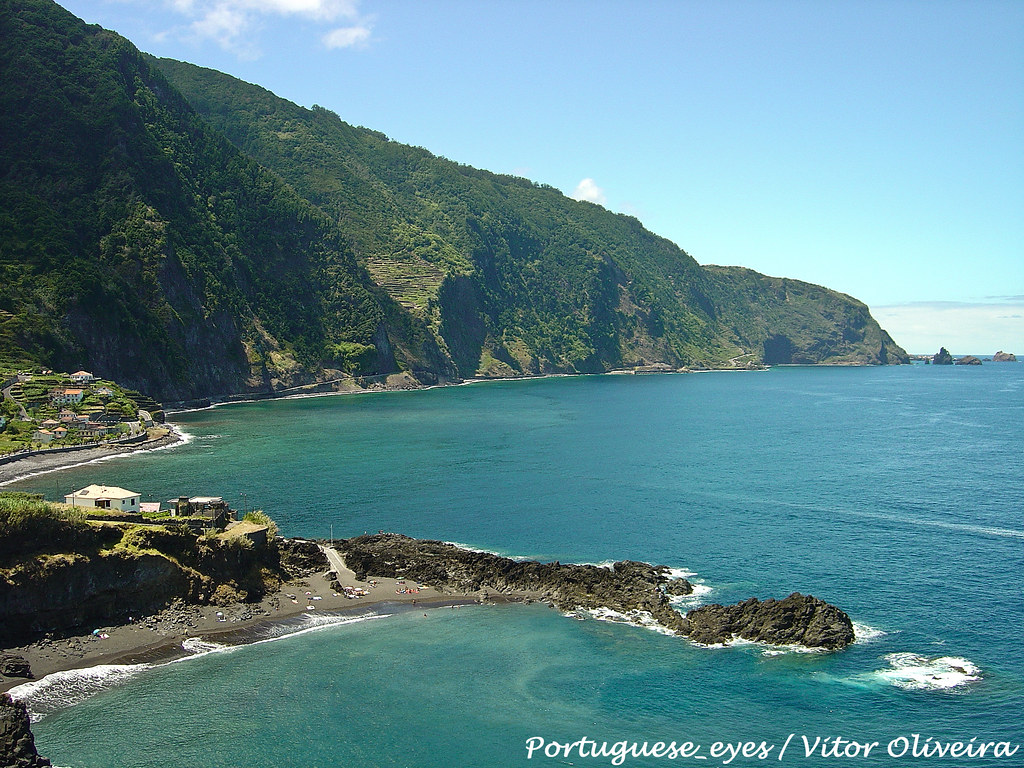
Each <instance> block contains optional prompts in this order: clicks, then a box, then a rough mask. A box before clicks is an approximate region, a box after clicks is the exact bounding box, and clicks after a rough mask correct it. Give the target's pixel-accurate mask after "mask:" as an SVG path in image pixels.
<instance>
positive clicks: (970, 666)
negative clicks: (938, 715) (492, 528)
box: [874, 653, 982, 691]
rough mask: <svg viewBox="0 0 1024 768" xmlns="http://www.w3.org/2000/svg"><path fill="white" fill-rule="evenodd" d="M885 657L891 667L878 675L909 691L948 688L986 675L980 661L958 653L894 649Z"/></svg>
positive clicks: (885, 680) (967, 683) (961, 685)
mask: <svg viewBox="0 0 1024 768" xmlns="http://www.w3.org/2000/svg"><path fill="white" fill-rule="evenodd" d="M885 660H886V661H888V662H889V669H880V670H878V671H877V672H875V673H874V675H875V677H877V678H878V679H880V680H883V681H884V682H887V683H889V684H890V685H894V686H896V687H897V688H903V689H904V690H908V691H948V690H952V689H956V688H961V687H963V686H966V685H969V684H970V683H975V682H977V681H979V680H981V679H982V676H981V670H980V669H979V668H978V666H977V665H976V664H974V663H973V662H971V661H969V660H967V659H964V658H960V657H958V656H940V657H938V658H928V657H927V656H920V655H918V654H916V653H890V654H888V655H887V656H886V657H885Z"/></svg>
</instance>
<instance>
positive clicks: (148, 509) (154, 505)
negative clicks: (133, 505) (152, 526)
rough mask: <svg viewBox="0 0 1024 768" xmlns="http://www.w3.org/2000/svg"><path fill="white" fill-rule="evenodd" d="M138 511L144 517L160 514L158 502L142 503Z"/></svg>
mask: <svg viewBox="0 0 1024 768" xmlns="http://www.w3.org/2000/svg"><path fill="white" fill-rule="evenodd" d="M139 511H140V512H141V513H142V514H144V515H156V514H159V513H160V502H159V501H143V502H141V503H140V504H139Z"/></svg>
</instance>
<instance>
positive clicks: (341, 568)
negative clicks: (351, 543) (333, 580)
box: [317, 544, 356, 581]
mask: <svg viewBox="0 0 1024 768" xmlns="http://www.w3.org/2000/svg"><path fill="white" fill-rule="evenodd" d="M317 546H318V547H320V551H321V552H323V553H324V554H325V555H327V562H329V563H330V564H331V570H332V571H334V572H335V573H336V574H338V580H339V581H340V580H341V579H348V580H350V581H355V579H356V575H355V573H353V572H352V571H351V570H350V569H349V568H347V567H346V566H345V561H344V560H342V559H341V555H339V554H338V550H336V549H335V548H334V547H327V546H324V545H323V544H317Z"/></svg>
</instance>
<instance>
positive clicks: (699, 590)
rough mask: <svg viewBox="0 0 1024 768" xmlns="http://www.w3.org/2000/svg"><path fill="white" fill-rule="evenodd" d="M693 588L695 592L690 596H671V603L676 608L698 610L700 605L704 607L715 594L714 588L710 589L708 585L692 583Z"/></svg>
mask: <svg viewBox="0 0 1024 768" xmlns="http://www.w3.org/2000/svg"><path fill="white" fill-rule="evenodd" d="M690 584H691V585H692V586H693V592H691V593H690V594H688V595H671V596H670V597H669V599H668V601H669V603H671V604H672V606H673V607H674V608H685V609H687V610H689V609H692V608H696V607H697V606H699V605H703V604H704V603H705V602H706V601H707V597H708V595H710V594H711V593H712V592H714V591H715V590H714V588H713V587H709V586H708V585H707V584H699V583H697V582H690Z"/></svg>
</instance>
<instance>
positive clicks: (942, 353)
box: [932, 347, 953, 365]
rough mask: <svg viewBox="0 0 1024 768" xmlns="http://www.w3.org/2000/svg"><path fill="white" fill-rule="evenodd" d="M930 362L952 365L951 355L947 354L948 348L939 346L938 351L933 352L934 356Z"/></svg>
mask: <svg viewBox="0 0 1024 768" xmlns="http://www.w3.org/2000/svg"><path fill="white" fill-rule="evenodd" d="M932 362H933V363H935V365H952V364H953V356H952V355H951V354H949V350H948V349H946V348H945V347H940V348H939V351H938V352H937V353H936V354H935V357H933V358H932Z"/></svg>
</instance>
